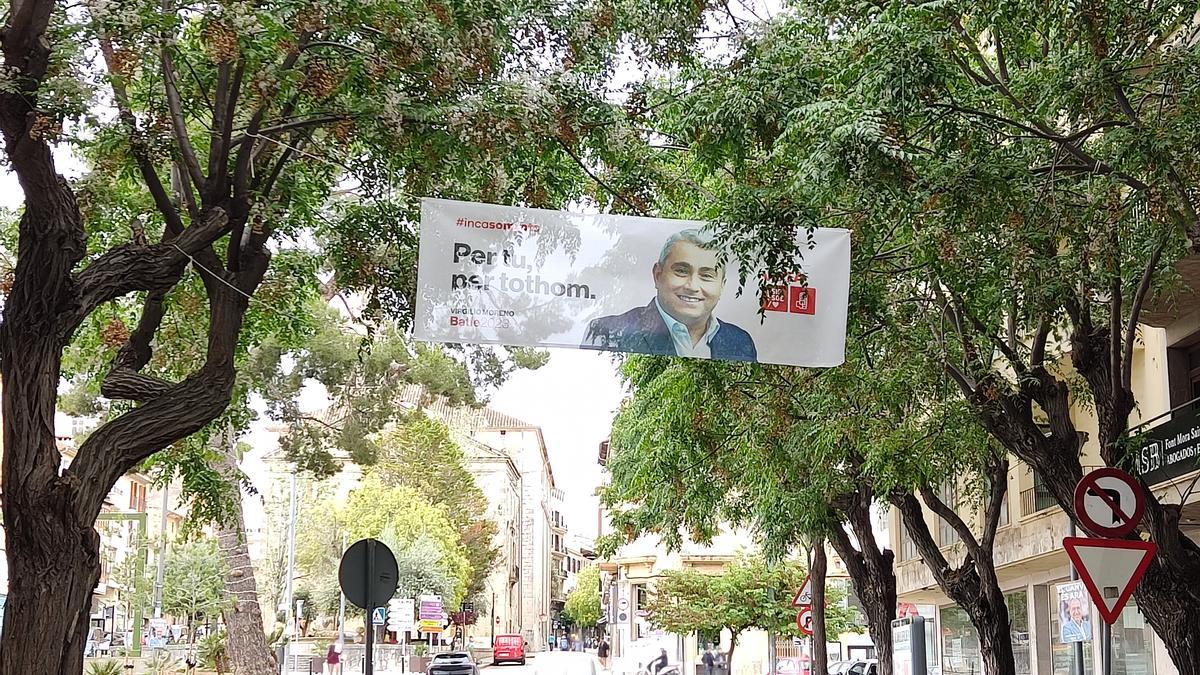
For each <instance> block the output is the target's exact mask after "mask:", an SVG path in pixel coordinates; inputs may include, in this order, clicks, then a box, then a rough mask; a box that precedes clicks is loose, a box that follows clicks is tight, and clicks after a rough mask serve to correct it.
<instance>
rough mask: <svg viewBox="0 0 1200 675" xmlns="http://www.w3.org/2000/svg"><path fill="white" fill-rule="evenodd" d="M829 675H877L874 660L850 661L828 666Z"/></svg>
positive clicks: (876, 666)
mask: <svg viewBox="0 0 1200 675" xmlns="http://www.w3.org/2000/svg"><path fill="white" fill-rule="evenodd" d="M829 675H879V661H878V660H876V659H850V660H849V661H838V662H837V663H833V664H830V666H829Z"/></svg>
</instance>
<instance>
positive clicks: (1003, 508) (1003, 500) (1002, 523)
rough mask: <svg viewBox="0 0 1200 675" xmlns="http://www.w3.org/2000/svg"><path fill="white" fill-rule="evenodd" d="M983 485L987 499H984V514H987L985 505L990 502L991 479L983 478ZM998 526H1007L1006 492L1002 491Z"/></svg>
mask: <svg viewBox="0 0 1200 675" xmlns="http://www.w3.org/2000/svg"><path fill="white" fill-rule="evenodd" d="M984 483H985V484H986V485H987V498H986V499H984V502H983V503H984V512H985V513H986V512H987V505H988V503H990V501H991V494H992V479H991V478H985V479H984ZM999 522H1000V524H999V527H1004V526H1005V525H1008V490H1005V491H1004V497H1003V498H1001V500H1000V521H999Z"/></svg>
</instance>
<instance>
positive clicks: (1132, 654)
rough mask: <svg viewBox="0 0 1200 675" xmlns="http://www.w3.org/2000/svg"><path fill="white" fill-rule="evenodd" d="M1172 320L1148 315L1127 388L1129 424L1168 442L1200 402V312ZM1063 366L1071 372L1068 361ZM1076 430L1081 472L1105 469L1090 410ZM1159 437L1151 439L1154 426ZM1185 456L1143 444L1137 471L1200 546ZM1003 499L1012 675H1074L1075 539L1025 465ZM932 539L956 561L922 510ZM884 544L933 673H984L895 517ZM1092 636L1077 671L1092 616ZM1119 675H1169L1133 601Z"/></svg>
mask: <svg viewBox="0 0 1200 675" xmlns="http://www.w3.org/2000/svg"><path fill="white" fill-rule="evenodd" d="M1174 316H1176V313H1174V312H1172V313H1161V314H1156V313H1154V312H1153V311H1152V312H1151V313H1150V314H1149V316H1148V317H1147V320H1148V321H1149V322H1150V324H1153V325H1143V326H1141V328H1140V330H1139V341H1138V343H1137V344H1136V345H1135V348H1134V352H1133V354H1134V360H1133V380H1132V382H1133V389H1134V393H1135V396H1136V399H1137V401H1138V408H1137V409H1136V410H1135V411H1134V413H1133V414H1132V415H1131V418H1130V424H1131V425H1132V426H1134V427H1135V428H1134V429H1133V431H1134V432H1145V433H1146V434H1147V435H1148V436H1152V437H1153V436H1155V435H1157V436H1164V435H1169V436H1173V435H1174V433H1173V432H1174V431H1175V430H1176V429H1178V428H1185V429H1187V430H1188V431H1189V433H1190V430H1191V429H1192V428H1194V427H1197V426H1200V415H1198V412H1200V411H1198V410H1197V407H1196V401H1197V396H1200V367H1198V366H1200V312H1193V313H1191V314H1189V315H1188V316H1186V317H1184V318H1182V319H1175V318H1173V317H1174ZM1064 367H1068V366H1066V365H1065V363H1064ZM1072 421H1073V422H1074V423H1075V425H1076V427H1077V428H1078V429H1079V430H1080V431H1081V432H1083V433H1085V434H1086V435H1087V438H1088V441H1087V443H1086V445H1085V446H1084V450H1083V454H1082V456H1081V458H1080V461H1081V463H1082V464H1083V465H1084V471H1085V472H1086V471H1088V470H1090V469H1093V468H1097V467H1099V466H1101V465H1103V462H1102V461H1101V459H1100V454H1099V448H1098V446H1097V443H1096V441H1095V439H1096V435H1097V434H1096V432H1097V424H1096V419H1095V416H1094V414H1093V413H1092V412H1091V411H1090V410H1089V408H1088V407H1087V406H1086V405H1083V404H1077V405H1075V406H1074V408H1073V410H1072ZM1156 428H1158V430H1157V431H1156V430H1155V429H1156ZM1189 453H1192V451H1190V450H1187V449H1186V448H1185V449H1184V451H1182V452H1180V451H1176V452H1171V448H1170V447H1167V444H1166V443H1163V442H1161V441H1160V442H1158V443H1155V442H1148V443H1146V444H1145V449H1144V450H1143V451H1142V452H1141V453H1140V454H1139V456H1138V458H1137V462H1136V466H1135V467H1134V469H1135V471H1136V472H1138V473H1140V474H1141V475H1142V477H1143V478H1144V479H1145V480H1146V482H1147V483H1148V484H1149V485H1150V487H1151V489H1152V491H1153V492H1154V494H1155V496H1156V497H1157V498H1158V499H1159V500H1160V501H1161V502H1163V503H1164V504H1180V505H1181V507H1182V516H1181V523H1182V525H1183V529H1184V532H1185V533H1186V534H1188V535H1189V536H1191V537H1192V539H1193V540H1197V541H1200V494H1197V491H1196V489H1195V485H1196V481H1197V478H1198V477H1200V472H1198V471H1197V459H1196V455H1195V454H1194V453H1192V454H1189ZM1010 465H1011V468H1010V469H1009V473H1008V497H1007V499H1006V501H1005V503H1004V506H1003V511H1002V512H1001V519H1000V529H999V530H998V532H997V535H996V542H995V560H996V571H997V574H998V576H999V579H1000V584H1001V588H1002V590H1004V591H1005V598H1006V600H1007V603H1008V609H1009V614H1010V618H1011V621H1012V641H1013V642H1012V645H1013V651H1014V653H1015V655H1016V663H1017V673H1018V675H1070V674H1071V673H1072V670H1071V668H1072V659H1073V647H1072V645H1071V644H1068V643H1065V642H1064V641H1063V640H1062V637H1063V634H1062V630H1061V628H1062V624H1063V616H1064V613H1065V610H1064V608H1065V607H1068V606H1069V600H1068V596H1069V594H1070V593H1071V588H1070V587H1067V586H1064V585H1065V584H1068V583H1069V582H1070V581H1071V574H1072V570H1071V565H1070V561H1069V559H1068V558H1067V555H1066V552H1065V551H1064V550H1063V547H1062V540H1063V538H1064V537H1067V536H1071V535H1073V534H1075V533H1074V532H1073V531H1072V528H1071V524H1070V522H1069V520H1068V518H1067V516H1066V514H1065V513H1064V512H1063V511H1062V510H1061V509H1060V508H1059V507H1058V504H1057V503H1056V502H1055V500H1054V498H1053V497H1052V496H1051V495H1050V492H1049V491H1048V490H1047V489H1046V488H1045V487H1044V486H1043V485H1042V483H1041V480H1040V479H1039V478H1038V476H1037V475H1036V474H1034V473H1033V472H1032V471H1031V470H1030V469H1029V467H1027V466H1025V465H1023V464H1021V463H1020V462H1019V461H1018V460H1016V458H1010ZM954 488H955V486H954V485H952V484H947V486H945V487H944V488H943V490H942V492H943V496H944V497H950V498H952V499H953V497H954V495H955V489H954ZM958 510H959V512H960V514H961V515H963V516H965V518H964V520H966V521H967V522H968V524H971V525H972V526H973V527H979V525H980V523H981V508H980V507H978V506H977V505H971V504H960V505H959V506H958ZM925 517H926V521H927V524H928V525H929V528H930V531H931V532H932V533H933V534H934V535H935V537H936V538H938V540H939V543H940V544H942V549H943V552H944V553H945V555H946V557H947V559H948V560H950V561H951V562H956V561H959V560H961V559H962V556H963V554H964V553H963V550H962V549H963V545H962V544H961V543H959V542H958V540H957V535H956V534H955V533H954V531H953V529H952V528H950V527H949V526H948V525H947V524H946V523H944V522H943V520H942V519H941V518H939V517H938V516H936V515H934V514H933V513H931V512H929V511H928V510H926V514H925ZM888 530H889V533H890V540H891V545H892V548H893V550H894V551H896V576H897V584H898V592H899V599H900V602H901V606H902V607H911V608H912V611H916V612H919V613H920V614H921V615H922V616H924V617H925V618H926V621H927V622H932V623H933V626H934V628H933V629H932V630H931V636H934V637H933V638H932V639H931V640H930V642H931V645H930V646H931V647H932V650H933V651H932V655H931V665H934V666H936V667H938V668H940V671H941V675H971V674H973V673H980V672H982V671H981V667H982V666H981V660H980V655H979V639H978V636H977V635H976V633H975V631H974V629H973V628H972V626H971V624H970V622H969V621H968V620H967V617H966V615H965V614H964V613H963V612H962V610H961V609H959V608H958V607H957V606H955V605H953V604H952V603H950V601H949V600H948V599H947V598H946V597H945V596H944V595H943V594H942V593H941V592H940V590H939V589H938V586H937V584H936V583H935V582H934V580H933V576H932V574H931V573H930V572H929V570H928V568H927V567H926V566H925V564H924V563H923V562H922V561H921V560H920V557H919V555H918V553H917V551H916V547H915V546H914V545H913V543H912V540H911V539H910V538H909V536H908V533H907V532H906V531H905V530H904V528H903V526H901V525H900V522H899V518H898V514H896V513H895V512H893V513H891V514H890V515H889V527H888ZM1090 614H1091V618H1092V619H1091V621H1090V622H1089V625H1088V626H1087V631H1086V632H1088V633H1090V635H1087V637H1088V638H1089V639H1088V640H1087V641H1086V642H1084V643H1083V668H1084V670H1083V672H1084V673H1085V675H1090V674H1091V673H1099V672H1101V653H1102V648H1101V645H1102V632H1101V626H1102V622H1101V621H1100V619H1099V615H1098V614H1097V613H1096V612H1095V609H1094V607H1092V608H1091V612H1090ZM1112 637H1113V640H1112V645H1113V659H1112V662H1113V673H1114V674H1115V675H1175V674H1176V672H1177V671H1176V668H1175V667H1174V665H1173V664H1172V663H1171V660H1170V659H1169V658H1168V656H1167V653H1166V650H1165V648H1164V646H1163V644H1162V641H1161V640H1160V639H1159V638H1158V636H1156V635H1155V634H1154V631H1153V630H1152V629H1151V628H1150V626H1149V624H1148V623H1147V622H1146V621H1145V619H1144V617H1143V616H1142V614H1141V613H1140V612H1139V611H1138V607H1137V603H1136V601H1135V600H1133V599H1131V600H1130V602H1129V604H1128V605H1127V606H1126V608H1125V610H1124V611H1123V612H1122V613H1121V616H1120V617H1119V620H1118V621H1117V623H1116V624H1114V626H1113V628H1112Z"/></svg>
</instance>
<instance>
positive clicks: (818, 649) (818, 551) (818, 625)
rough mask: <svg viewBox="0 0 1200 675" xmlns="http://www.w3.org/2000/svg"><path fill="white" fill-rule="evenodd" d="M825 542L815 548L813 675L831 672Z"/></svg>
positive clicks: (813, 573) (817, 544)
mask: <svg viewBox="0 0 1200 675" xmlns="http://www.w3.org/2000/svg"><path fill="white" fill-rule="evenodd" d="M825 567H826V559H825V540H823V539H821V540H818V541H817V543H816V545H815V546H813V564H812V570H810V574H811V575H812V615H813V626H812V627H813V660H812V673H813V675H827V674H828V672H829V651H828V650H827V649H826V647H825V640H826V634H825V633H826V631H825Z"/></svg>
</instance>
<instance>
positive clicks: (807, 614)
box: [796, 606, 813, 635]
mask: <svg viewBox="0 0 1200 675" xmlns="http://www.w3.org/2000/svg"><path fill="white" fill-rule="evenodd" d="M812 623H813V618H812V607H807V606H806V607H801V608H800V611H799V612H798V613H797V614H796V628H799V629H800V632H801V633H804V634H805V635H812V634H813V629H812Z"/></svg>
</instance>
